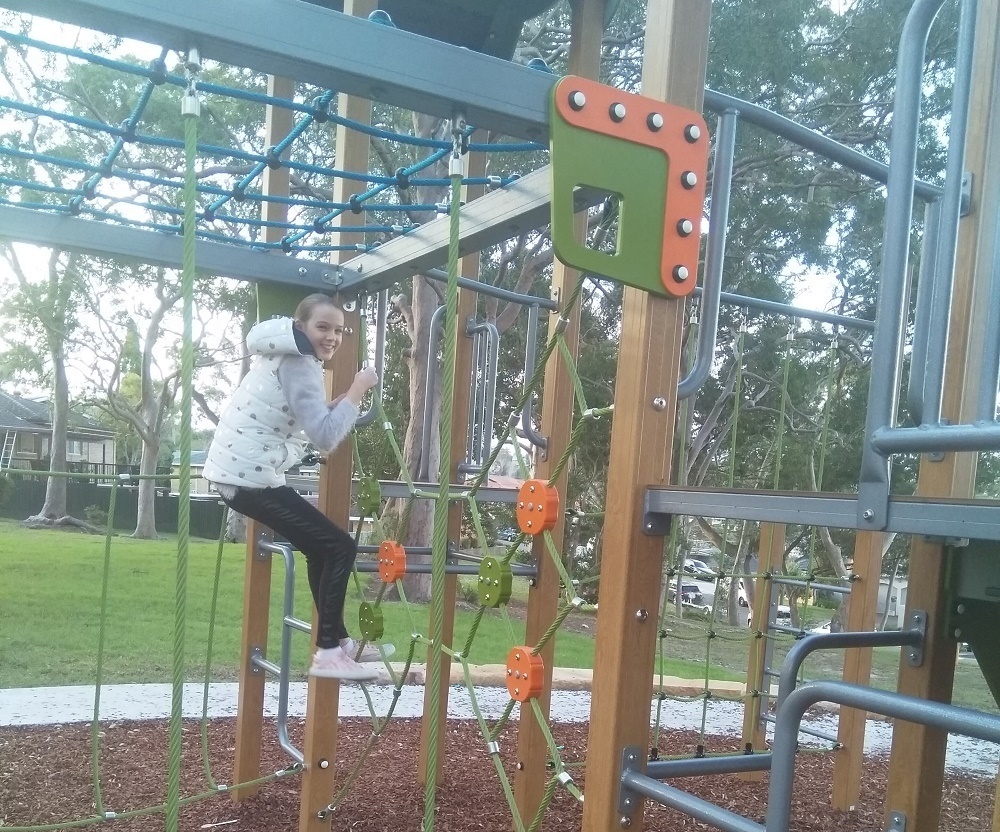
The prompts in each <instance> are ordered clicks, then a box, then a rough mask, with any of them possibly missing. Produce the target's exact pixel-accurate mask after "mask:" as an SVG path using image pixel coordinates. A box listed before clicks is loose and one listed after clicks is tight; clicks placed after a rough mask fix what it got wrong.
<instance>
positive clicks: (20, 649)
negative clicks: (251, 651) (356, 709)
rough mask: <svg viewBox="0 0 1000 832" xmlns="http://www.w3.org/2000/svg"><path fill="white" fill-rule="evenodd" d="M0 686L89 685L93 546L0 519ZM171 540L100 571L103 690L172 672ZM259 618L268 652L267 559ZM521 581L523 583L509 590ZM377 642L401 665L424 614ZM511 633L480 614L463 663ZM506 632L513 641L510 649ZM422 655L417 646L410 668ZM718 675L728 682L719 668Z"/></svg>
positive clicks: (233, 583) (217, 673) (192, 659)
mask: <svg viewBox="0 0 1000 832" xmlns="http://www.w3.org/2000/svg"><path fill="white" fill-rule="evenodd" d="M217 545H218V544H217V543H215V542H211V541H202V540H195V541H192V543H191V547H190V559H189V567H188V581H187V583H188V594H187V612H186V619H187V633H186V650H185V667H186V671H185V675H186V678H187V679H188V680H190V681H200V680H202V679H203V678H204V674H205V661H206V656H207V645H208V634H209V627H210V621H211V600H212V585H213V582H214V576H215V565H216V551H217ZM0 562H2V564H3V575H4V579H3V581H2V583H0V687H31V686H40V685H71V684H91V683H93V682H94V680H95V679H96V674H97V656H98V641H99V635H100V623H101V603H100V601H101V592H102V585H103V577H104V539H103V538H100V537H92V536H88V535H81V534H76V533H71V532H63V531H47V530H31V529H23V528H21V527H20V526H19V525H18V524H16V523H12V522H9V521H3V522H0ZM302 563H303V561H302V559H301V558H299V557H297V559H296V564H297V568H296V592H295V615H296V616H297V617H299V618H302V619H304V620H309V618H310V616H311V613H312V606H311V604H312V601H311V597H310V595H309V589H308V586H307V584H306V579H305V570H304V569H303V568H302ZM176 569H177V561H176V540H175V539H174V538H164V539H162V540H158V541H144V540H133V539H131V538H129V537H116V538H115V539H114V541H113V543H112V548H111V562H110V569H109V572H108V588H107V592H108V603H107V613H106V615H107V618H106V627H105V637H104V658H103V668H102V678H103V681H104V682H105V683H124V682H167V681H169V680H170V677H171V668H172V663H173V639H174V636H173V620H174V609H175V603H176V601H175V595H174V585H175V580H176ZM243 569H244V547H243V545H242V544H239V545H237V544H227V545H226V546H224V547H223V558H222V566H221V581H220V590H219V598H218V609H217V612H216V616H215V628H214V646H213V652H212V678H213V679H214V680H234V679H236V678H237V676H238V667H239V662H238V657H239V643H240V625H241V620H242V604H243ZM272 576H273V589H272V603H271V611H270V622H271V628H270V635H269V644H270V655H271V657H272V659H276V650H277V649H278V646H279V644H280V636H281V634H280V621H281V604H282V598H281V592H282V586H283V581H284V566H283V560H282V559H281V558H280V557H275V558H274V559H273V567H272ZM516 583H523V582H516ZM360 601H361V598H360V596H359V595H358V593H357V590H356V589H355V588H354V585H353V583H352V585H351V588H350V590H349V592H348V603H347V612H346V615H347V621H348V626H349V627H350V628H352V629H353V630H355V631H356V630H357V628H356V626H352V625H353V622H356V621H357V615H358V604H359V603H360ZM382 607H383V612H384V615H385V633H386V635H385V640H386V641H387V642H391V643H393V644H395V646H396V651H397V653H396V657H397V658H402V656H403V655H404V654H405V651H406V649H407V647H408V644H409V638H410V634H411V633H412V632H414V631H416V632H422V633H424V634H426V633H427V631H428V626H429V625H428V621H429V615H428V609H427V608H426V606H420V605H410V609H409V610H407V609H406V607H405V605H403V604H400V603H385V604H383V605H382ZM474 617H475V615H474V612H472V611H469V610H467V609H461V608H460V609H459V610H458V612H457V616H456V625H455V642H454V643H455V644H456V645H464V643H465V640H466V638H467V635H468V633H469V630H470V628H471V626H472V623H473V619H474ZM511 618H512V620H511V624H510V625H508V624H507V622H505V621H504V620H503V618H502V617H501V616H500V615H499V614H498V613H496V612H494V611H490V612H489V613H488V614H487V615H486V616H484V619H483V622H482V624H481V625H480V628H479V630H478V633H477V636H476V639H475V641H474V642H473V648H472V651H471V653H470V655H469V660H470V661H471V662H472V663H474V664H491V663H502V662H504V661H506V656H507V652H508V650H509V649H510V647H511V646H512V644H514V643H520V641H522V640H523V637H524V625H523V622H521V621H519V620H517V619H516V618H514V616H511ZM512 631H513V639H516V641H515V640H512ZM292 645H293V647H292V649H293V656H292V666H293V668H297V669H298V672H299V673H304V669H305V666H306V663H307V653H308V644H307V638H306V636H305V635H304V634H301V633H293V638H292ZM423 658H424V655H423V648H419V649H418V653H417V655H416V660H417V661H422V660H423ZM593 658H594V642H593V638H592V637H590V636H588V635H581V634H577V633H572V632H563V633H560V634H559V637H558V639H557V642H556V663H557V664H558V665H559V666H562V667H590V666H592V664H593ZM665 672H667V673H670V674H673V675H688V676H695V677H697V676H699V675H701V674H702V673H703V672H704V671H703V670H702V669H701V667H700V666H699V665H698V663H697V662H690V661H685V660H679V661H669V662H667V663H665ZM721 678H737V677H736V676H735V675H734V674H732V673H730V672H728V671H721Z"/></svg>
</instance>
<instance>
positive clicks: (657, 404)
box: [653, 396, 667, 411]
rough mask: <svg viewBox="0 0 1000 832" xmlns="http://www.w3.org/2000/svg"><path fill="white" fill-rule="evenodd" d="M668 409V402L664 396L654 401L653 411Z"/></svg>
mask: <svg viewBox="0 0 1000 832" xmlns="http://www.w3.org/2000/svg"><path fill="white" fill-rule="evenodd" d="M666 409H667V400H666V399H665V398H663V396H657V397H656V398H655V399H653V410H656V411H663V410H666Z"/></svg>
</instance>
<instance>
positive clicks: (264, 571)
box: [232, 76, 295, 802]
mask: <svg viewBox="0 0 1000 832" xmlns="http://www.w3.org/2000/svg"><path fill="white" fill-rule="evenodd" d="M294 90H295V85H294V84H293V83H292V81H290V80H288V79H287V78H275V77H274V76H271V77H269V78H268V79H267V94H268V95H270V96H272V97H273V98H288V99H290V98H291V97H292V94H293V92H294ZM291 129H292V111H291V110H286V109H284V108H280V107H275V106H273V105H271V104H269V105H268V106H267V114H266V117H265V122H264V132H265V137H266V140H267V142H268V147H271V146H273V145H275V144H277V142H278V141H280V140H281V139H282V138H283V137H285V136H287V135H288V133H289V131H290V130H291ZM288 185H289V170H288V168H285V167H281V168H278V169H272V168H267V169H266V170H265V171H264V181H263V191H264V193H265V194H268V195H275V196H288ZM261 213H262V217H261V218H262V219H264V220H266V221H269V222H285V221H287V219H288V206H287V205H284V204H281V203H277V202H264V203H263V204H262V210H261ZM281 234H282V232H281V230H280V229H278V228H275V227H274V226H265V227H264V240H265V241H266V242H269V243H270V242H277V241H278V240H279V239H280V238H281ZM262 291H264V292H273V291H274V290H273V289H272V288H270V287H266V286H263V285H258V287H257V293H258V308H259V304H260V300H261V297H260V294H261V292H262ZM265 533H266V534H267V535H270V532H269V530H267V529H265V528H264V526H262V525H261V524H260V523H257V522H256V521H255V520H251V519H249V518H247V527H246V538H247V562H246V573H245V578H244V587H243V646H242V649H241V652H240V688H239V704H238V705H237V710H236V750H235V755H236V757H235V761H234V763H233V780H234V781H235V782H236V783H246V782H248V781H250V780H256V779H257V778H258V777H260V752H261V740H262V733H263V729H264V682H265V677H266V674H265V673H264V671H263V670H261V669H260V668H259V667H255V666H254V665H253V657H254V655H259V656H260V657H261V658H263V657H265V656H266V655H267V628H268V611H269V608H270V598H271V555H270V554H268V555H266V556H261V553H260V551H259V548H258V543H259V542H260V537H261V535H262V534H265ZM258 790H259V787H257V786H249V787H247V788H243V789H234V790H233V793H232V794H233V800H234V801H236V802H240V801H241V800H245V799H247V798H248V797H252V796H253V795H255V794H256V793H257V792H258Z"/></svg>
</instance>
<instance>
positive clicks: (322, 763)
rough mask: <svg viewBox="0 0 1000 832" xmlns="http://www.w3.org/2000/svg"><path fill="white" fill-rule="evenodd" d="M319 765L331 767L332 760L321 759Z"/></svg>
mask: <svg viewBox="0 0 1000 832" xmlns="http://www.w3.org/2000/svg"><path fill="white" fill-rule="evenodd" d="M319 767H320V768H329V767H330V761H329V760H320V761H319Z"/></svg>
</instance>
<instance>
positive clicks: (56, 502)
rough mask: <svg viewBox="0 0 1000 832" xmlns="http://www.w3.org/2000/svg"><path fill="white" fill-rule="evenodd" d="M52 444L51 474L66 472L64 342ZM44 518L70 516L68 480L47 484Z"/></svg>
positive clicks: (57, 365)
mask: <svg viewBox="0 0 1000 832" xmlns="http://www.w3.org/2000/svg"><path fill="white" fill-rule="evenodd" d="M52 375H53V383H52V441H51V444H50V445H49V456H50V462H49V471H51V472H52V473H54V474H55V473H65V471H66V432H67V429H68V426H69V383H68V382H67V380H66V356H65V355H64V353H63V349H62V342H61V341H60V342H58V343H54V344H53V346H52ZM38 515H39V516H40V517H46V518H49V519H52V520H55V519H57V518H59V517H64V516H65V515H66V478H65V477H49V480H48V482H47V483H46V484H45V502H44V503H43V504H42V508H41V511H39V512H38Z"/></svg>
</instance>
